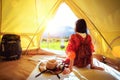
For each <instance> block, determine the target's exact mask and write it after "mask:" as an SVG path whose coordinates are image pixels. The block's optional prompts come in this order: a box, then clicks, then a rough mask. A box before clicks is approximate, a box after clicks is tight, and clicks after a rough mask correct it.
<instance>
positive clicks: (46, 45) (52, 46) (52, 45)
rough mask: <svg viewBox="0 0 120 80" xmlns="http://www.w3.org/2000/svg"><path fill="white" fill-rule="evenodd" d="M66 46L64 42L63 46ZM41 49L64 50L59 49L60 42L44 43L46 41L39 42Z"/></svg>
mask: <svg viewBox="0 0 120 80" xmlns="http://www.w3.org/2000/svg"><path fill="white" fill-rule="evenodd" d="M67 44H68V42H64V46H65V47H66V45H67ZM40 46H41V48H48V49H54V50H65V48H64V49H61V47H60V46H61V43H60V41H52V42H49V43H48V42H46V41H42V42H41V45H40Z"/></svg>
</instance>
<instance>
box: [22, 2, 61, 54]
mask: <svg viewBox="0 0 120 80" xmlns="http://www.w3.org/2000/svg"><path fill="white" fill-rule="evenodd" d="M35 1H36V0H35ZM60 1H61V0H60ZM57 2H58V1H56V2H55V4H54V5H53V6H52V8H51V9H50V11H49V12H48V14H47V15H46V16H45V18H44V19H43V20H42V22H41V24H40V26H39V27H38V28H37V30H36V32H35V33H34V35H33V37H32V39H31V41H30V43H29V44H28V46H27V48H26V50H25V53H24V54H26V55H27V54H28V52H27V50H28V48H29V46H30V44H31V42H32V40H33V39H34V37H35V35H36V33H37V32H38V31H39V29H40V27H41V26H42V25H43V23H44V22H45V19H46V18H47V17H48V15H49V14H50V12H51V10H52V9H53V8H54V7H55V6H56V5H57ZM35 6H36V2H35ZM36 10H37V9H36Z"/></svg>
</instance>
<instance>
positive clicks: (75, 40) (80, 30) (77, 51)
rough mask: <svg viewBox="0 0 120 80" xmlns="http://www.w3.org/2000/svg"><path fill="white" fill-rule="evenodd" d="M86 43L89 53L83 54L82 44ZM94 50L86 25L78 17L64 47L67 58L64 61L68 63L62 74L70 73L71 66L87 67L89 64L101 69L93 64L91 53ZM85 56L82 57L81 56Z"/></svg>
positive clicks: (91, 66)
mask: <svg viewBox="0 0 120 80" xmlns="http://www.w3.org/2000/svg"><path fill="white" fill-rule="evenodd" d="M84 44H88V46H87V47H88V48H87V50H86V51H88V54H89V55H85V54H86V53H83V50H84V49H82V48H80V47H81V46H82V45H84ZM93 52H94V46H93V44H92V40H91V36H90V35H89V34H88V33H87V25H86V22H85V20H84V19H79V20H77V22H76V27H75V34H72V35H71V36H70V39H69V42H68V45H67V47H66V53H67V56H68V58H67V59H66V60H65V63H67V64H69V67H68V68H66V69H65V70H64V72H63V73H64V74H67V73H70V72H71V71H72V67H73V66H76V67H79V68H81V67H87V66H88V65H90V68H91V69H99V70H103V69H102V68H101V67H97V66H94V65H93V58H92V53H93ZM84 55H85V56H86V57H84V58H83V56H84Z"/></svg>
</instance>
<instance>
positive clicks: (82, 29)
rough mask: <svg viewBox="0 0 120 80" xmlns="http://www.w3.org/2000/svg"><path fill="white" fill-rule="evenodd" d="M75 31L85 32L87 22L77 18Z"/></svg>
mask: <svg viewBox="0 0 120 80" xmlns="http://www.w3.org/2000/svg"><path fill="white" fill-rule="evenodd" d="M75 32H79V33H86V34H87V24H86V22H85V20H84V19H78V20H77V21H76V27H75Z"/></svg>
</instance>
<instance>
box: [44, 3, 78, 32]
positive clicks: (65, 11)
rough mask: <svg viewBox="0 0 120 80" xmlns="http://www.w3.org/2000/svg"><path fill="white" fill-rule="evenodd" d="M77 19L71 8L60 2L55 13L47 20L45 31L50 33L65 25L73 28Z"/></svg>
mask: <svg viewBox="0 0 120 80" xmlns="http://www.w3.org/2000/svg"><path fill="white" fill-rule="evenodd" d="M77 19H78V18H77V17H76V16H75V14H74V13H73V12H72V11H71V9H70V8H69V7H68V6H67V5H66V4H65V3H62V4H61V5H60V7H59V8H58V10H57V12H56V15H55V16H54V17H53V19H52V20H50V21H49V22H48V25H47V28H46V31H45V32H48V33H51V34H52V33H55V32H57V31H58V30H59V29H60V28H62V27H65V26H71V27H73V28H74V26H75V21H76V20H77Z"/></svg>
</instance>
